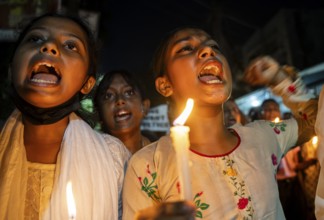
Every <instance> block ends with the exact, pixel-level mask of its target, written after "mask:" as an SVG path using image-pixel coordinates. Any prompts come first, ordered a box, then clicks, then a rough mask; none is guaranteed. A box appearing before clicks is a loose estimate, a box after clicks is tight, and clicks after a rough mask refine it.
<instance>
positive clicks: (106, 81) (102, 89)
mask: <svg viewBox="0 0 324 220" xmlns="http://www.w3.org/2000/svg"><path fill="white" fill-rule="evenodd" d="M117 75H120V76H121V77H122V78H123V79H124V80H125V81H126V82H127V84H128V85H129V86H131V87H132V88H133V89H134V91H135V93H138V94H139V95H140V97H141V99H142V100H144V99H146V98H147V96H146V93H145V92H144V88H143V86H141V84H140V83H139V82H138V81H137V80H136V78H135V75H133V74H132V73H130V72H128V71H127V70H123V69H121V70H113V71H110V72H107V73H106V74H105V75H104V77H103V78H102V80H101V81H100V83H99V86H98V88H97V90H96V92H95V95H94V106H95V108H96V110H97V112H98V114H99V117H100V118H102V114H103V113H102V112H101V110H100V108H99V106H100V104H101V103H102V100H103V97H104V96H105V95H106V91H107V89H108V88H109V87H110V85H111V83H112V81H113V79H114V77H115V76H117Z"/></svg>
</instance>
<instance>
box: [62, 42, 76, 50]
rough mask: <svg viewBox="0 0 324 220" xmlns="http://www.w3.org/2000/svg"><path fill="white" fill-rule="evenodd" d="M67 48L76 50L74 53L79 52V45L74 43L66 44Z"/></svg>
mask: <svg viewBox="0 0 324 220" xmlns="http://www.w3.org/2000/svg"><path fill="white" fill-rule="evenodd" d="M65 48H67V49H69V50H74V51H77V50H78V48H77V45H76V44H75V43H74V42H66V43H65Z"/></svg>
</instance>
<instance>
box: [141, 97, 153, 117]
mask: <svg viewBox="0 0 324 220" xmlns="http://www.w3.org/2000/svg"><path fill="white" fill-rule="evenodd" d="M150 107H151V101H150V100H149V99H144V100H143V101H142V113H143V117H145V116H146V115H147V113H148V111H149V110H150Z"/></svg>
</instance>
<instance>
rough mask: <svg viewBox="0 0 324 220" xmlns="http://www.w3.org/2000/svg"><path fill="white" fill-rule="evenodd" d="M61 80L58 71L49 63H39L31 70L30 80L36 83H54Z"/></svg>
mask: <svg viewBox="0 0 324 220" xmlns="http://www.w3.org/2000/svg"><path fill="white" fill-rule="evenodd" d="M60 80H61V76H60V73H59V71H58V70H57V69H56V68H55V67H54V66H53V65H51V64H48V63H40V64H38V65H37V66H35V68H34V69H33V71H32V74H31V78H30V81H31V82H33V83H37V84H50V85H56V84H58V83H59V81H60Z"/></svg>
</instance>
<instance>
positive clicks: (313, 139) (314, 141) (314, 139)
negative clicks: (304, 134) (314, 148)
mask: <svg viewBox="0 0 324 220" xmlns="http://www.w3.org/2000/svg"><path fill="white" fill-rule="evenodd" d="M317 142H318V137H317V136H314V137H313V138H312V144H313V145H316V144H317Z"/></svg>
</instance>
